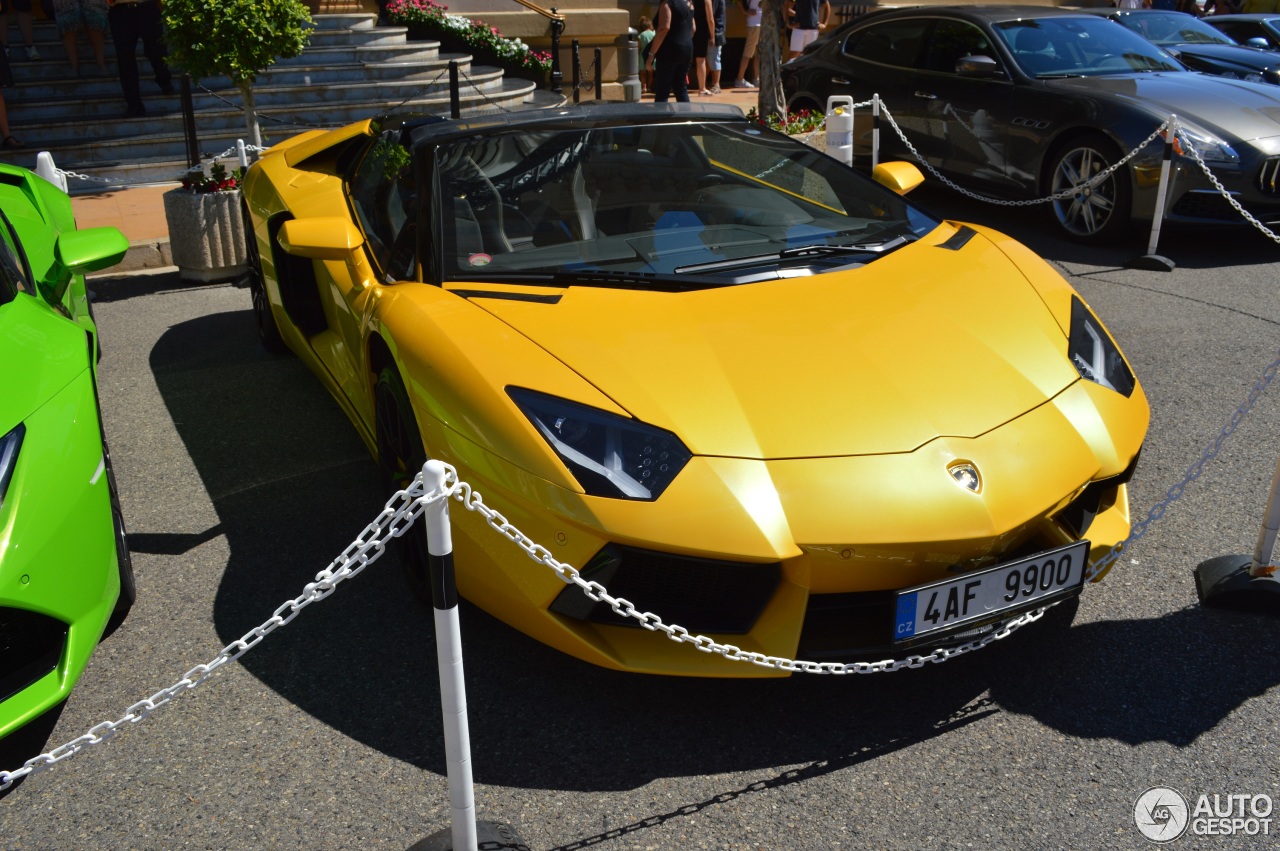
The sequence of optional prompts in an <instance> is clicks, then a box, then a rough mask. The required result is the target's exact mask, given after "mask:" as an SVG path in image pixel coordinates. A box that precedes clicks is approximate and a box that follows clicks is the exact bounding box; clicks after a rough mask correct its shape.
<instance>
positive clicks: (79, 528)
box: [0, 370, 120, 738]
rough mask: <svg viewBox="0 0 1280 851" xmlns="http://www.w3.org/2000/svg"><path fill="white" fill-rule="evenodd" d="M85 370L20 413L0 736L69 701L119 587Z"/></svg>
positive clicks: (0, 625) (3, 553)
mask: <svg viewBox="0 0 1280 851" xmlns="http://www.w3.org/2000/svg"><path fill="white" fill-rule="evenodd" d="M94 399H95V397H94V392H93V378H92V374H91V373H90V372H89V371H88V370H85V371H84V372H82V373H81V374H80V375H79V376H78V377H77V378H76V379H75V380H74V381H73V382H71V384H69V385H68V386H67V387H65V388H63V389H62V390H61V391H60V392H59V393H58V394H57V395H55V396H54V397H53V398H52V399H50V400H49V401H48V402H47V403H45V404H44V405H43V406H41V407H40V408H39V409H38V410H37V411H36V412H35V413H34V414H32V415H31V416H30V417H29V418H28V419H27V420H26V427H27V428H26V436H25V438H24V440H23V444H22V450H21V452H20V454H19V456H18V462H17V466H16V468H15V470H14V474H13V479H12V480H11V481H10V483H9V490H8V494H7V496H6V498H5V501H4V506H3V508H2V509H0V738H3V737H4V736H7V735H8V734H10V733H12V732H14V731H15V730H17V729H18V728H20V727H22V726H23V725H25V724H27V723H29V722H30V721H32V720H34V719H35V718H37V717H39V716H40V715H42V714H44V713H45V712H46V711H48V710H49V709H51V708H53V707H54V706H56V705H57V704H59V703H61V702H62V701H64V700H66V698H67V696H68V695H69V694H70V693H71V689H72V688H73V687H74V686H75V683H76V681H77V680H78V679H79V678H80V675H81V673H82V672H83V671H84V668H85V666H86V665H87V664H88V661H89V657H90V656H91V655H92V654H93V650H94V648H95V647H96V646H97V644H98V641H99V639H100V638H101V637H102V632H103V628H104V627H105V626H106V623H107V619H108V618H109V617H110V615H111V611H112V609H113V608H114V606H115V602H116V597H117V596H118V595H119V590H120V577H119V571H118V568H117V565H116V550H115V538H114V530H113V527H112V519H111V498H110V492H109V487H108V483H107V476H106V471H105V466H104V460H105V459H104V457H103V450H102V438H101V432H100V430H99V425H98V413H97V406H96V404H95V401H94Z"/></svg>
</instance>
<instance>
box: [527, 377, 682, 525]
mask: <svg viewBox="0 0 1280 851" xmlns="http://www.w3.org/2000/svg"><path fill="white" fill-rule="evenodd" d="M507 395H509V396H510V397H511V400H512V401H513V402H515V403H516V406H517V407H519V408H520V411H521V412H522V413H523V414H524V415H525V416H526V417H528V418H529V421H530V422H532V423H533V425H534V427H535V428H536V429H537V430H538V433H539V434H541V435H542V436H543V438H544V439H545V440H546V441H547V443H549V444H551V448H552V449H553V450H555V453H556V455H558V456H560V460H561V461H563V462H564V463H565V466H566V467H568V468H569V472H571V473H573V477H574V478H575V479H577V480H578V484H580V485H582V488H583V490H585V491H586V492H587V493H589V494H591V495H592V496H607V497H613V498H615V499H645V500H652V499H657V498H658V497H659V496H660V495H661V494H662V492H663V491H664V490H666V488H667V485H669V484H671V481H672V479H674V478H675V477H676V474H677V473H679V472H680V471H681V470H682V469H684V465H685V464H687V463H688V461H689V458H690V457H692V456H691V455H690V453H689V450H688V449H686V448H685V446H684V444H683V443H681V442H680V438H678V437H676V436H675V435H674V434H672V433H671V432H669V431H665V430H664V429H660V428H655V427H654V426H651V425H646V424H644V423H642V422H639V421H637V420H633V419H627V418H626V417H620V416H617V415H616V414H611V413H608V412H607V411H601V410H599V409H597V408H589V407H587V406H586V405H579V404H577V403H575V402H569V401H567V400H565V399H559V398H557V397H555V396H548V395H546V394H544V393H537V392H534V391H532V390H524V389H521V388H519V387H508V388H507Z"/></svg>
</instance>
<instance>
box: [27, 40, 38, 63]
mask: <svg viewBox="0 0 1280 851" xmlns="http://www.w3.org/2000/svg"><path fill="white" fill-rule="evenodd" d="M27 58H28V59H31V60H33V61H34V60H36V59H39V58H40V51H38V50H36V46H35V45H34V44H29V45H27Z"/></svg>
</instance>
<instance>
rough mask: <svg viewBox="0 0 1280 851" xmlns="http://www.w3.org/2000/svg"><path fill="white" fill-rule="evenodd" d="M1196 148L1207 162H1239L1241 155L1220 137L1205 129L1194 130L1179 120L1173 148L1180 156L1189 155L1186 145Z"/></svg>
mask: <svg viewBox="0 0 1280 851" xmlns="http://www.w3.org/2000/svg"><path fill="white" fill-rule="evenodd" d="M1187 145H1190V146H1191V147H1193V148H1195V150H1196V153H1197V154H1199V155H1200V159H1202V160H1204V161H1205V162H1207V163H1238V162H1240V155H1239V154H1237V153H1236V151H1235V149H1234V148H1232V147H1231V146H1230V145H1228V144H1227V143H1226V142H1224V141H1222V140H1221V139H1219V138H1218V137H1216V136H1214V135H1213V134H1211V133H1208V132H1206V131H1204V130H1194V129H1192V128H1190V127H1188V126H1187V125H1186V124H1183V123H1181V122H1179V124H1178V135H1177V136H1175V137H1174V140H1173V150H1174V151H1175V152H1176V153H1177V154H1179V155H1180V156H1184V157H1185V156H1189V154H1188V153H1187V151H1186V148H1185V146H1187Z"/></svg>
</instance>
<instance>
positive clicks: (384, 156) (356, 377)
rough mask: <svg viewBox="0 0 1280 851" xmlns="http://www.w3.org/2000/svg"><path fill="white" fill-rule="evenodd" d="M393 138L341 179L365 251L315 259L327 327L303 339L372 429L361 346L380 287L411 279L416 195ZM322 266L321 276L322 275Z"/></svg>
mask: <svg viewBox="0 0 1280 851" xmlns="http://www.w3.org/2000/svg"><path fill="white" fill-rule="evenodd" d="M398 136H399V131H394V132H388V133H387V134H386V135H384V136H383V137H382V138H380V139H378V140H377V141H376V142H374V143H373V144H372V145H370V146H369V148H368V149H367V150H366V151H365V153H364V154H363V156H362V157H361V158H360V160H359V162H358V163H357V164H356V165H355V167H354V168H353V170H352V172H351V173H350V174H349V175H348V178H347V193H348V202H349V204H350V207H351V212H352V218H353V219H354V221H355V223H356V225H357V226H358V227H359V228H360V231H361V233H362V235H363V237H364V244H363V245H362V246H360V247H358V248H355V249H354V250H353V251H352V252H351V253H350V256H348V257H346V258H344V259H341V260H317V261H315V262H316V272H317V276H316V278H317V284H318V286H319V288H320V292H321V299H320V300H321V303H322V305H323V307H324V312H325V321H326V324H327V326H328V327H327V328H326V329H325V330H323V331H321V332H320V333H318V334H315V335H314V336H312V337H310V338H309V341H310V343H311V347H312V349H313V350H314V351H315V353H316V356H317V357H318V358H319V359H320V361H321V363H323V364H324V366H325V369H327V370H328V371H329V374H330V375H331V376H332V377H333V380H334V381H335V382H336V383H337V384H338V386H339V387H340V388H342V392H343V394H344V395H345V396H346V397H347V399H348V401H349V402H350V403H351V405H352V407H354V408H355V410H356V412H357V413H358V414H359V415H360V416H361V417H362V418H363V419H364V420H365V422H369V423H372V422H373V411H372V400H371V397H370V394H369V387H368V381H367V369H366V366H365V351H364V339H365V335H366V331H367V326H368V323H369V321H370V316H371V313H372V309H373V306H374V303H375V301H376V296H375V295H374V293H375V291H376V290H377V289H378V287H379V286H380V285H381V284H383V283H391V282H393V281H398V280H405V279H413V278H415V277H416V272H417V268H416V266H417V264H416V255H415V252H414V237H415V235H416V216H417V210H416V207H417V200H416V199H417V194H416V189H415V183H414V177H413V169H412V167H411V166H410V165H409V156H408V151H406V150H405V149H404V148H402V147H401V146H400V145H399V142H398ZM321 267H323V269H321Z"/></svg>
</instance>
